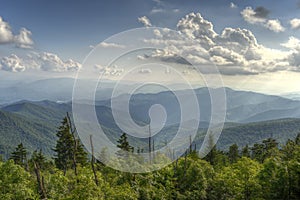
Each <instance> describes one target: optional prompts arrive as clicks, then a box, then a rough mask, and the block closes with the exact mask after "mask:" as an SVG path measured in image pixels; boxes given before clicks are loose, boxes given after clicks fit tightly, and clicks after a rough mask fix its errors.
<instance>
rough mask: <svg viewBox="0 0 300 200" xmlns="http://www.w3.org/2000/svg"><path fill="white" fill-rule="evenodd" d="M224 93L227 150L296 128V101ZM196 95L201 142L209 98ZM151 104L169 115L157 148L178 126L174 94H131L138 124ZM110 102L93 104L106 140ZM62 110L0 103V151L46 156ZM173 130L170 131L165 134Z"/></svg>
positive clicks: (203, 92)
mask: <svg viewBox="0 0 300 200" xmlns="http://www.w3.org/2000/svg"><path fill="white" fill-rule="evenodd" d="M225 91H226V98H227V113H226V123H225V128H224V130H223V132H222V135H221V137H220V140H219V141H218V147H219V148H221V149H226V148H228V146H229V145H230V144H232V143H237V144H238V145H239V146H244V145H245V144H248V145H252V144H253V143H255V142H259V141H262V140H263V139H265V138H268V137H271V136H272V137H274V138H275V139H277V140H278V141H279V142H281V143H284V142H285V141H286V140H287V139H289V138H293V137H295V136H296V134H297V133H298V132H300V101H297V100H292V99H287V98H283V97H279V96H272V95H264V94H259V93H254V92H246V91H235V90H232V89H230V88H225ZM185 93H186V91H185V90H182V91H179V94H180V95H185ZM195 93H196V95H197V98H198V100H199V108H200V111H201V115H200V116H201V118H200V122H199V124H200V127H199V130H198V132H199V135H198V136H197V137H196V140H195V142H196V143H198V144H199V145H198V146H200V144H201V142H202V141H203V135H204V134H205V130H206V128H207V126H208V124H209V121H210V117H211V114H210V96H209V92H208V89H207V88H199V89H196V90H195ZM126 95H128V94H124V95H123V96H119V97H117V98H120V99H121V100H122V98H125V97H126ZM65 100H67V99H65ZM83 102H84V100H83ZM154 104H161V105H163V106H164V107H165V109H166V112H167V116H168V118H167V121H166V127H165V128H164V129H163V130H162V132H161V133H158V134H157V135H158V136H157V137H156V138H154V139H155V140H157V142H156V143H155V144H156V145H157V146H159V145H161V143H162V141H165V140H166V139H167V140H168V139H170V138H171V137H172V134H173V133H175V132H176V130H177V129H178V123H179V122H180V109H179V108H180V107H179V106H180V104H179V102H178V101H177V100H176V97H175V96H174V94H173V93H172V92H168V91H163V92H159V93H148V94H146V93H140V94H134V95H132V96H131V99H130V104H129V108H130V114H131V116H132V118H133V120H134V121H135V122H137V123H138V124H147V123H149V121H150V118H149V115H148V110H149V108H150V107H151V105H154ZM110 105H111V101H110V99H106V100H105V99H101V100H97V101H96V102H95V108H96V113H97V117H98V120H99V122H100V124H101V125H102V126H103V127H104V129H105V131H106V134H107V135H108V136H109V138H110V139H111V140H113V141H114V142H115V141H116V140H117V138H118V137H119V136H120V134H121V133H122V131H121V130H120V129H119V128H118V126H117V125H116V124H115V122H114V119H113V116H112V112H111V108H110ZM89 106H94V105H89ZM66 112H72V103H71V102H54V101H50V100H43V101H28V100H21V101H18V102H14V103H4V104H2V106H1V108H0V154H3V155H4V156H5V157H6V158H7V157H8V156H9V155H10V153H11V151H12V150H13V149H14V148H15V146H16V145H17V144H18V143H20V142H22V143H23V144H24V145H25V146H26V147H27V148H28V150H29V151H30V152H32V151H33V150H35V149H42V150H43V152H44V153H45V154H47V155H48V156H51V155H52V154H53V151H52V148H53V147H54V145H55V142H56V136H55V133H56V131H57V127H58V126H59V125H60V122H61V121H62V119H63V117H64V116H65V114H66ZM171 132H172V134H169V133H171ZM159 135H162V136H159ZM166 137H167V138H166ZM129 141H130V142H131V143H132V144H135V145H136V147H141V148H143V147H145V148H146V142H145V141H144V140H137V139H135V138H133V137H129Z"/></svg>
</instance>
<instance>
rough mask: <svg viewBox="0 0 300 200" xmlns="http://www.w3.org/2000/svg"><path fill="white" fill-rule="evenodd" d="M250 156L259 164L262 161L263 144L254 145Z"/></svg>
mask: <svg viewBox="0 0 300 200" xmlns="http://www.w3.org/2000/svg"><path fill="white" fill-rule="evenodd" d="M251 151H252V154H251V157H252V159H254V160H257V161H258V162H260V163H263V161H264V145H263V144H257V143H256V144H254V145H253V147H252V148H251Z"/></svg>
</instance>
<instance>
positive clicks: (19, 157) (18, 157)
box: [11, 143, 27, 167]
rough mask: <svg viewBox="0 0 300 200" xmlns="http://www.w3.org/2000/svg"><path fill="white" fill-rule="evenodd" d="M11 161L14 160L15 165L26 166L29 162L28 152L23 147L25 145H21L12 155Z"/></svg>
mask: <svg viewBox="0 0 300 200" xmlns="http://www.w3.org/2000/svg"><path fill="white" fill-rule="evenodd" d="M11 159H13V160H14V162H15V164H18V165H21V166H23V167H24V166H25V165H26V162H27V151H26V149H25V147H24V146H23V143H20V144H19V145H18V146H17V147H16V149H15V151H14V152H12V154H11Z"/></svg>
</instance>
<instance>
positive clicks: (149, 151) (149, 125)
mask: <svg viewBox="0 0 300 200" xmlns="http://www.w3.org/2000/svg"><path fill="white" fill-rule="evenodd" d="M151 159H152V158H151V127H150V124H149V163H150V164H151Z"/></svg>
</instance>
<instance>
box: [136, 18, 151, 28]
mask: <svg viewBox="0 0 300 200" xmlns="http://www.w3.org/2000/svg"><path fill="white" fill-rule="evenodd" d="M138 21H139V22H141V23H142V24H143V25H144V26H145V27H150V26H152V24H151V22H150V19H149V18H148V17H146V16H143V17H139V18H138Z"/></svg>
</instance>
